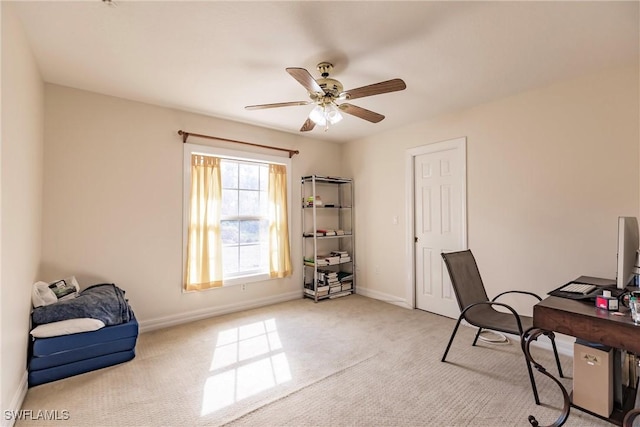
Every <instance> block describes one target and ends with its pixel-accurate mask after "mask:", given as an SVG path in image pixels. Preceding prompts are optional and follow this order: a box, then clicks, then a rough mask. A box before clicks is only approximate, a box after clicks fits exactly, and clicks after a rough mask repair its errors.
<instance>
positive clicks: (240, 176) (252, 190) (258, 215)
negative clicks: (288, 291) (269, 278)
mask: <svg viewBox="0 0 640 427" xmlns="http://www.w3.org/2000/svg"><path fill="white" fill-rule="evenodd" d="M220 172H221V175H222V180H221V181H222V218H221V221H220V223H221V224H220V225H221V227H220V228H221V235H222V266H223V267H222V269H223V271H224V277H225V278H231V277H237V276H246V275H250V274H266V273H268V267H269V218H268V209H267V208H268V204H267V184H268V179H269V167H268V165H267V164H265V163H256V162H247V161H237V160H229V159H221V161H220Z"/></svg>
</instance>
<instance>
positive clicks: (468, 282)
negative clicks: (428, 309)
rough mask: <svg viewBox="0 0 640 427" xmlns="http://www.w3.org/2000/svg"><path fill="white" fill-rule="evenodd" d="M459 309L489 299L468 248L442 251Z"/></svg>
mask: <svg viewBox="0 0 640 427" xmlns="http://www.w3.org/2000/svg"><path fill="white" fill-rule="evenodd" d="M442 258H443V259H444V263H445V265H446V266H447V270H448V271H449V277H450V278H451V284H452V285H453V290H454V292H455V293H456V298H457V299H458V307H460V311H462V310H464V308H465V307H468V306H470V305H471V304H475V303H478V302H483V301H489V297H487V291H486V290H485V289H484V284H483V283H482V278H481V277H480V271H479V270H478V265H477V264H476V260H475V258H474V257H473V254H472V253H471V251H470V250H466V251H460V252H449V253H443V254H442Z"/></svg>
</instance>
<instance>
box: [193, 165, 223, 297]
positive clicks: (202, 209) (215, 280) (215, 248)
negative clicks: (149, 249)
mask: <svg viewBox="0 0 640 427" xmlns="http://www.w3.org/2000/svg"><path fill="white" fill-rule="evenodd" d="M221 201H222V181H221V178H220V159H219V158H217V157H209V156H202V155H196V154H193V155H192V156H191V198H190V207H189V230H188V235H187V265H186V268H185V278H184V288H185V290H187V291H195V290H202V289H209V288H215V287H220V286H222V237H221V235H220V218H221V210H222V208H221V206H222V203H221Z"/></svg>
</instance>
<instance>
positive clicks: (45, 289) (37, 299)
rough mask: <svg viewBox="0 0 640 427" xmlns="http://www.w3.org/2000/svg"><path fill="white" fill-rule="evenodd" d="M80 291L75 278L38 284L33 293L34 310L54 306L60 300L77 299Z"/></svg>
mask: <svg viewBox="0 0 640 427" xmlns="http://www.w3.org/2000/svg"><path fill="white" fill-rule="evenodd" d="M54 291H55V292H54ZM78 291H80V285H78V281H77V280H76V277H75V276H70V277H67V278H65V279H61V280H54V281H53V282H51V283H47V282H36V283H34V285H33V290H32V293H31V303H32V304H33V307H34V308H36V307H42V306H43V305H49V304H54V303H56V302H58V301H59V300H63V299H68V298H75V297H76V296H78ZM56 292H58V295H59V296H58V295H56Z"/></svg>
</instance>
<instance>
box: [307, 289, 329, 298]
mask: <svg viewBox="0 0 640 427" xmlns="http://www.w3.org/2000/svg"><path fill="white" fill-rule="evenodd" d="M304 293H305V294H307V295H311V296H314V297H315V296H318V297H325V296H327V295H329V290H326V291H317V292H315V291H314V290H313V289H307V288H305V289H304Z"/></svg>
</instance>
